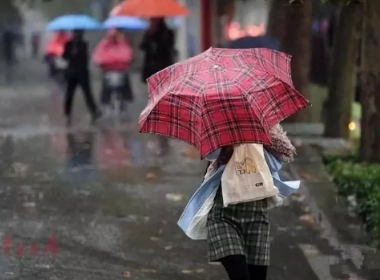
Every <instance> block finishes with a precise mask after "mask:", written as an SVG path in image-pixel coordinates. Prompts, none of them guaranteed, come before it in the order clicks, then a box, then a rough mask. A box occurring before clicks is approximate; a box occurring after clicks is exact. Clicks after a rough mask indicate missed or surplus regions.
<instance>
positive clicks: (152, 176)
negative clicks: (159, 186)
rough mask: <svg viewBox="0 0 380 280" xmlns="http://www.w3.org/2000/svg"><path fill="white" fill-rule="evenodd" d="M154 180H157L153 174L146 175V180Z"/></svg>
mask: <svg viewBox="0 0 380 280" xmlns="http://www.w3.org/2000/svg"><path fill="white" fill-rule="evenodd" d="M156 178H157V175H156V174H155V173H152V172H150V173H148V174H146V179H147V180H154V179H156Z"/></svg>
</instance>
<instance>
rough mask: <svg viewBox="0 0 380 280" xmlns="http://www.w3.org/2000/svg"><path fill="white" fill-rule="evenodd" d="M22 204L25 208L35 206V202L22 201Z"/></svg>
mask: <svg viewBox="0 0 380 280" xmlns="http://www.w3.org/2000/svg"><path fill="white" fill-rule="evenodd" d="M22 206H23V207H25V208H31V207H36V203H35V202H24V203H23V204H22Z"/></svg>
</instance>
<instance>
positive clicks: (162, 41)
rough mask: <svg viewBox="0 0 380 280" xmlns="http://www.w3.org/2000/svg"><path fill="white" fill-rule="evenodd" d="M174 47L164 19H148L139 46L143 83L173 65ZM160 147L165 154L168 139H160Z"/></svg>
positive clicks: (172, 36)
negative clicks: (147, 25) (142, 56)
mask: <svg viewBox="0 0 380 280" xmlns="http://www.w3.org/2000/svg"><path fill="white" fill-rule="evenodd" d="M174 46H175V39H174V32H173V31H172V30H170V29H169V28H168V27H167V26H166V23H165V19H164V18H152V19H150V25H149V29H148V30H147V31H146V32H145V35H144V37H143V41H142V43H141V45H140V49H141V50H142V51H143V52H144V53H145V57H144V66H143V71H142V75H141V78H142V81H143V82H144V83H146V80H147V79H148V78H149V77H150V76H152V75H153V74H155V73H157V72H159V71H161V70H163V69H164V68H166V67H168V66H170V65H172V64H173V63H174V55H175V52H176V51H175V48H174ZM160 146H161V151H160V154H164V153H166V152H167V150H168V148H169V143H168V139H167V138H165V137H160Z"/></svg>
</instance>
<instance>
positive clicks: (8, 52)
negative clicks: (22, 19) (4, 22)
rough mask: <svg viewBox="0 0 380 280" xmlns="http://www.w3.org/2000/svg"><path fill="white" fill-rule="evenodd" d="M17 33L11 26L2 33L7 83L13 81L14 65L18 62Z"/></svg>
mask: <svg viewBox="0 0 380 280" xmlns="http://www.w3.org/2000/svg"><path fill="white" fill-rule="evenodd" d="M16 41H17V39H16V34H15V32H14V31H13V30H12V29H11V27H10V26H6V27H5V29H4V32H3V34H2V49H3V57H4V65H5V69H4V75H5V81H6V83H7V84H9V83H11V82H12V67H13V65H14V64H15V62H16V53H15V46H16Z"/></svg>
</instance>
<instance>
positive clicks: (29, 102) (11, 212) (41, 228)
mask: <svg viewBox="0 0 380 280" xmlns="http://www.w3.org/2000/svg"><path fill="white" fill-rule="evenodd" d="M16 77H18V79H19V81H20V83H19V84H18V85H14V86H12V87H10V88H4V87H2V88H0V99H1V102H0V176H1V179H0V182H1V183H0V194H1V195H0V200H1V203H0V220H1V223H0V235H1V238H2V245H3V248H2V252H0V279H27V280H29V279H30V280H34V279H36V280H37V279H38V280H40V279H57V280H58V279H59V280H60V279H70V280H79V279H93V280H97V279H99V280H100V279H125V278H130V279H144V280H150V279H157V280H161V279H162V280H169V279H194V280H195V279H210V280H220V279H227V277H226V275H225V273H224V271H223V269H222V267H221V266H219V265H211V264H208V262H207V254H206V252H207V251H206V249H207V248H206V247H207V246H206V244H205V243H204V242H193V241H191V240H189V239H188V238H186V237H185V236H184V234H183V233H182V232H181V231H180V229H179V228H178V227H177V225H176V222H177V220H178V218H179V216H180V214H181V212H182V210H183V208H184V206H185V204H186V202H187V200H188V198H190V196H191V195H192V193H193V192H194V191H195V189H196V188H197V187H198V186H199V183H200V181H201V177H202V175H203V170H204V165H203V163H201V162H200V161H199V160H198V158H197V155H196V154H195V153H193V152H192V150H191V149H189V147H188V146H186V145H185V144H183V143H181V142H178V141H174V140H173V141H170V149H169V152H168V154H164V155H160V153H159V152H160V141H159V138H157V137H156V136H153V135H139V134H138V133H137V119H138V115H139V113H140V111H141V110H142V108H143V107H144V106H145V105H146V100H147V92H146V89H145V86H144V85H142V84H141V83H140V82H139V79H138V77H137V76H134V78H133V87H134V94H135V101H134V103H133V105H132V106H130V107H129V120H126V121H123V122H119V121H115V120H110V119H109V120H103V121H102V122H101V123H99V124H98V125H97V126H95V127H92V126H90V125H89V124H88V123H89V118H88V116H87V115H86V110H85V107H84V105H83V101H82V97H81V94H79V92H78V94H77V96H76V98H77V101H78V102H77V105H76V108H75V113H76V116H75V121H74V123H75V126H74V127H73V128H71V129H70V130H67V129H66V127H65V126H64V120H63V118H62V116H61V115H62V114H61V103H62V97H63V93H62V90H61V89H60V88H59V87H58V86H56V85H55V84H54V83H52V82H51V81H48V80H47V79H46V78H45V72H44V68H43V66H42V65H41V63H40V62H37V61H34V62H27V63H25V65H24V67H23V68H22V69H19V70H17V71H16ZM94 88H95V89H98V88H99V85H98V83H97V81H95V83H94ZM95 92H96V91H95ZM96 93H97V92H96ZM80 112H82V113H80ZM83 112H84V113H83ZM283 176H285V177H290V174H289V173H288V172H287V170H284V172H283ZM300 199H301V198H299V197H298V198H297V197H295V198H294V199H292V200H291V201H290V202H289V203H287V205H286V206H284V207H282V208H279V209H275V210H274V211H272V213H271V221H272V266H271V268H270V277H269V279H271V280H280V279H281V280H287V279H289V280H290V279H291V280H306V279H307V280H316V279H324V280H325V279H349V275H348V274H347V273H345V272H344V271H343V272H342V270H341V269H340V267H338V269H335V270H331V267H332V266H334V267H336V265H337V263H338V262H337V260H338V259H339V254H338V252H335V251H334V250H333V249H331V248H330V247H329V245H328V242H327V241H326V238H324V237H323V236H322V231H321V229H318V228H316V227H315V225H314V224H313V222H312V221H311V220H310V219H308V217H309V216H308V214H307V213H306V212H305V209H302V207H301V206H300V203H299V201H297V200H300ZM338 266H339V265H338Z"/></svg>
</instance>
